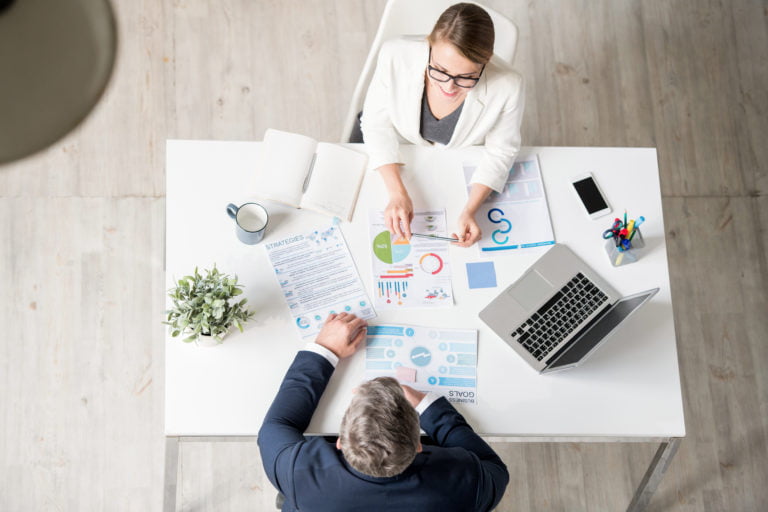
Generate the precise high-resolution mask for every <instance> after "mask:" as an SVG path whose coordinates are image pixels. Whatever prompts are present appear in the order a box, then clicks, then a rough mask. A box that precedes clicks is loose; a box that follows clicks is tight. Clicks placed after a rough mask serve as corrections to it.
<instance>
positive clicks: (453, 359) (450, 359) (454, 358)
mask: <svg viewBox="0 0 768 512" xmlns="http://www.w3.org/2000/svg"><path fill="white" fill-rule="evenodd" d="M446 359H447V360H448V362H449V363H452V362H454V361H455V360H456V356H455V355H453V354H451V355H449V356H448V357H446Z"/></svg>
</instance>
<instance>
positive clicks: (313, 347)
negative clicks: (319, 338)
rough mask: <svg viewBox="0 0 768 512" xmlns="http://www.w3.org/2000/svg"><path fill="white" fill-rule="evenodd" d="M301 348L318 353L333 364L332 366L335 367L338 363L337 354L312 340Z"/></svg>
mask: <svg viewBox="0 0 768 512" xmlns="http://www.w3.org/2000/svg"><path fill="white" fill-rule="evenodd" d="M302 350H309V351H310V352H314V353H315V354H320V355H321V356H323V357H324V358H326V359H327V360H328V362H329V363H331V365H333V367H334V368H336V365H337V364H339V356H337V355H336V354H334V353H333V352H331V351H330V350H328V349H327V348H325V347H324V346H322V345H318V344H317V343H315V342H314V341H312V342H309V343H307V346H306V347H304V348H303V349H302Z"/></svg>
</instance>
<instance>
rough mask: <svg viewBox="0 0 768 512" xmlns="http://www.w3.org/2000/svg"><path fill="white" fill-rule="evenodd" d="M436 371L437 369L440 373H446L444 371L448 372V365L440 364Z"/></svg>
mask: <svg viewBox="0 0 768 512" xmlns="http://www.w3.org/2000/svg"><path fill="white" fill-rule="evenodd" d="M437 371H439V372H440V373H446V372H448V367H447V366H441V367H440V368H438V369H437Z"/></svg>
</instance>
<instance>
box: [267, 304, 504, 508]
mask: <svg viewBox="0 0 768 512" xmlns="http://www.w3.org/2000/svg"><path fill="white" fill-rule="evenodd" d="M365 328H366V322H365V320H362V319H360V318H357V317H355V316H354V315H351V314H348V313H341V314H339V315H330V316H329V317H328V319H327V320H326V323H325V326H324V327H323V328H322V330H321V331H320V333H319V334H318V336H317V339H316V340H315V342H314V343H311V344H309V345H308V346H307V347H306V349H305V350H301V351H299V353H298V354H297V355H296V358H295V359H294V361H293V364H291V367H290V368H289V369H288V372H287V373H286V375H285V378H284V379H283V383H282V385H281V386H280V390H279V391H278V392H277V396H276V397H275V400H274V402H273V403H272V406H271V407H270V408H269V411H268V412H267V416H266V418H265V419H264V425H262V427H261V430H260V431H259V439H258V442H259V449H260V451H261V457H262V462H263V464H264V469H265V471H266V472H267V476H268V477H269V480H270V481H271V482H272V484H273V485H274V486H275V487H277V489H278V490H279V491H280V492H281V493H282V494H284V495H285V503H284V504H283V511H308V512H309V511H329V512H341V511H348V510H359V511H365V512H370V511H376V510H386V511H391V512H394V511H431V510H434V511H440V512H446V511H452V510H456V511H476V510H477V511H483V510H491V509H492V508H493V507H495V506H496V505H497V504H498V503H499V501H500V500H501V497H502V496H503V495H504V489H505V488H506V486H507V483H508V482H509V473H508V472H507V468H506V466H505V465H504V463H503V462H502V461H501V459H500V458H499V457H498V455H496V453H494V451H493V450H492V449H491V447H490V446H488V445H487V444H486V443H485V442H484V441H483V440H482V439H480V437H479V436H478V435H477V434H475V432H474V431H473V430H472V428H471V427H470V426H469V425H468V424H467V422H466V421H465V420H464V418H463V417H462V416H461V415H460V414H459V413H458V412H456V410H455V409H454V408H453V406H451V405H450V404H449V403H448V401H447V400H446V399H445V398H442V397H439V396H437V395H435V394H433V393H429V394H424V393H420V392H419V391H416V390H414V389H412V388H410V387H408V386H402V387H401V386H400V385H398V384H397V381H395V380H394V379H390V378H379V379H374V380H372V381H369V382H367V383H365V384H363V385H361V386H360V387H359V388H357V390H356V391H355V393H354V396H353V398H352V402H351V403H350V405H349V408H348V409H347V411H346V413H345V414H344V418H343V420H342V423H341V429H340V434H339V438H338V440H337V441H336V444H335V446H334V444H333V443H330V442H328V441H326V440H325V439H324V438H322V437H311V436H310V437H304V435H303V433H304V430H305V429H306V428H307V426H308V425H309V422H310V420H311V419H312V414H313V413H314V412H315V408H316V407H317V403H318V401H319V400H320V397H321V396H322V394H323V391H324V390H325V387H326V385H327V384H328V381H329V379H330V378H331V375H332V374H333V370H334V368H335V366H336V364H337V362H338V361H339V359H344V358H346V357H349V356H351V355H352V354H354V353H355V351H356V350H357V348H358V347H359V346H360V344H361V343H362V341H363V340H364V339H365V336H366V329H365ZM419 426H421V428H422V429H424V432H426V433H427V435H428V436H429V437H430V438H431V439H432V440H434V442H435V443H436V445H434V446H433V445H428V446H424V447H422V445H421V443H420V432H419Z"/></svg>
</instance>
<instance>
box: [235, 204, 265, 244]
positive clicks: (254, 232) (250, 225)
mask: <svg viewBox="0 0 768 512" xmlns="http://www.w3.org/2000/svg"><path fill="white" fill-rule="evenodd" d="M227 214H228V215H229V216H230V217H232V218H233V219H234V220H235V224H236V227H235V231H236V232H237V238H239V239H240V241H241V242H243V243H244V244H248V245H253V244H257V243H259V242H260V241H261V239H262V238H264V232H265V231H266V230H267V223H268V222H269V214H268V213H267V210H266V208H264V207H263V206H261V205H260V204H258V203H244V204H242V205H240V206H235V205H234V204H232V203H229V204H228V205H227Z"/></svg>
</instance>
